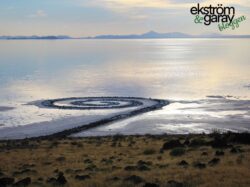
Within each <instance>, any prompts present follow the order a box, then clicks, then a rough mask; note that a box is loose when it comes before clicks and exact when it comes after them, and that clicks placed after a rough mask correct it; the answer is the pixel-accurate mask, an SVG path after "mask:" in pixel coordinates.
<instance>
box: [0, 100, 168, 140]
mask: <svg viewBox="0 0 250 187" xmlns="http://www.w3.org/2000/svg"><path fill="white" fill-rule="evenodd" d="M86 98H87V97H86ZM100 98H101V99H105V98H110V99H112V98H113V99H118V100H119V97H100ZM121 98H123V99H128V100H130V99H131V100H138V101H140V100H144V102H145V103H141V106H139V107H138V108H136V109H133V110H128V111H125V112H120V113H119V112H118V113H116V114H115V115H110V116H108V117H104V118H101V119H99V120H95V121H93V122H87V123H86V122H85V124H79V125H77V126H76V127H73V128H70V129H68V128H65V129H62V130H60V131H59V130H57V131H58V132H53V133H51V134H49V132H47V134H46V135H40V136H35V135H33V137H32V134H30V137H27V135H23V134H21V135H19V138H13V136H12V135H11V134H10V135H8V136H9V137H8V136H7V137H8V138H7V137H6V136H5V137H4V136H3V137H0V140H4V139H7V140H8V139H9V140H11V139H12V140H18V139H48V138H53V137H67V136H70V135H72V134H75V133H78V132H82V131H85V130H88V129H92V128H95V127H99V126H102V125H106V124H109V123H111V122H115V121H120V120H124V119H128V118H131V117H134V116H137V115H141V114H144V113H146V112H150V111H155V110H159V109H161V108H162V107H164V106H166V105H169V104H170V102H169V101H167V100H160V99H151V98H149V99H145V98H139V97H121ZM66 99H67V98H62V99H55V100H48V101H39V103H38V104H37V103H36V105H37V106H39V105H40V104H41V105H43V106H44V107H51V108H57V109H69V110H71V109H70V108H69V107H66V108H65V107H61V106H56V105H54V102H56V101H57V100H66ZM70 99H82V98H70ZM148 101H150V102H154V103H151V104H149V103H146V102H148ZM40 102H41V103H40ZM34 103H35V102H34ZM44 103H45V104H46V105H44ZM135 106H136V105H135ZM48 109H49V108H48ZM73 109H75V108H72V110H73ZM90 109H91V108H90ZM79 110H86V109H81V108H80V109H79ZM36 126H37V128H38V126H39V124H37V125H36ZM20 128H21V131H22V130H23V129H25V128H29V125H26V126H23V127H20ZM34 128H35V127H34ZM15 129H17V128H15V127H13V128H5V129H3V130H2V131H7V132H6V133H8V130H12V131H14V130H15ZM48 131H49V130H48ZM0 132H1V130H0ZM16 133H17V132H14V134H16ZM15 136H18V135H15ZM20 136H25V137H23V138H20Z"/></svg>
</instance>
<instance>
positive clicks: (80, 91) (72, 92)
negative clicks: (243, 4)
mask: <svg viewBox="0 0 250 187" xmlns="http://www.w3.org/2000/svg"><path fill="white" fill-rule="evenodd" d="M249 59H250V40H249V39H147V40H0V87H1V91H0V101H1V103H0V138H6V137H5V134H6V133H7V132H8V131H9V130H10V129H12V131H13V129H20V128H23V127H26V128H23V129H24V131H28V130H29V127H30V129H31V128H33V127H34V126H39V125H41V124H49V126H48V125H47V126H44V127H46V128H47V130H48V131H49V128H53V126H58V125H59V126H60V125H62V124H63V127H64V128H65V127H67V128H70V127H73V126H77V125H81V124H84V123H85V122H87V121H91V120H93V119H95V118H96V117H102V116H105V115H110V114H111V113H112V112H115V111H112V110H111V111H110V110H109V111H105V110H95V111H91V110H87V111H81V110H59V109H47V108H39V107H37V106H36V105H33V104H31V103H32V102H33V101H37V100H43V99H55V98H65V97H88V96H89V97H100V96H135V97H145V98H158V99H166V100H170V102H171V104H170V105H167V106H165V107H164V108H163V109H162V110H158V111H153V112H149V113H146V114H142V115H139V116H136V117H132V118H130V119H126V120H122V121H118V122H115V123H112V124H109V125H105V126H103V127H98V128H95V129H91V130H89V131H86V132H82V133H78V134H76V135H74V136H95V135H108V134H117V133H120V134H122V133H123V134H145V133H152V134H159V133H173V134H176V133H200V132H210V131H211V130H213V129H221V130H232V131H249V130H250V73H249V72H250V61H249ZM91 116H92V117H91ZM41 127H43V126H41ZM38 129H39V128H38ZM40 130H41V129H40ZM43 130H44V131H46V129H43ZM23 133H24V132H23ZM9 136H11V135H9ZM9 138H10V137H9Z"/></svg>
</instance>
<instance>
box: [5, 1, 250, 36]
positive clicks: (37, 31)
mask: <svg viewBox="0 0 250 187" xmlns="http://www.w3.org/2000/svg"><path fill="white" fill-rule="evenodd" d="M197 2H200V3H201V4H202V5H205V4H209V5H210V4H212V5H217V3H218V2H219V3H223V5H224V6H234V7H235V8H236V17H240V16H242V15H244V16H246V17H247V20H246V21H244V22H242V23H241V24H240V27H239V28H238V29H236V30H231V29H228V30H227V31H223V32H220V31H219V30H218V28H217V24H213V25H212V26H204V25H202V24H194V22H193V20H194V16H193V15H191V14H190V8H191V7H192V6H194V5H196V4H197ZM249 20H250V0H216V1H214V0H196V1H194V0H0V35H71V36H93V35H98V34H131V33H136V34H138V33H144V32H147V31H149V30H154V31H157V32H185V33H190V34H200V33H223V34H250V21H249Z"/></svg>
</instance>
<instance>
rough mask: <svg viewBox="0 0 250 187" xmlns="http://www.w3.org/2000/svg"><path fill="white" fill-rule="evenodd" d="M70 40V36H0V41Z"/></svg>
mask: <svg viewBox="0 0 250 187" xmlns="http://www.w3.org/2000/svg"><path fill="white" fill-rule="evenodd" d="M61 39H72V37H70V36H0V40H61Z"/></svg>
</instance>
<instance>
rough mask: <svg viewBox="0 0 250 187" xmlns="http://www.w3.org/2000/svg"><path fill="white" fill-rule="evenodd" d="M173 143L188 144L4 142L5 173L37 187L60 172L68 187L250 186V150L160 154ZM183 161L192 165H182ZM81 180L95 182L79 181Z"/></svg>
mask: <svg viewBox="0 0 250 187" xmlns="http://www.w3.org/2000/svg"><path fill="white" fill-rule="evenodd" d="M200 136H203V138H205V139H209V137H207V136H205V135H200ZM173 138H180V139H181V141H182V142H183V141H184V137H183V136H158V137H157V136H156V137H153V136H125V137H118V136H117V137H102V138H82V139H61V140H41V141H37V140H30V141H29V142H26V144H25V145H24V146H16V144H15V143H14V144H13V145H12V146H10V145H6V142H2V143H0V147H1V148H0V160H1V162H0V171H1V172H2V173H3V174H4V175H5V176H8V177H14V178H15V180H16V181H17V180H20V179H23V178H25V177H30V178H31V180H32V183H31V186H53V185H52V184H51V183H48V182H47V179H48V178H51V177H57V175H58V172H63V173H64V176H65V178H66V180H67V183H66V185H65V186H76V187H77V186H79V187H82V186H86V187H88V186H91V187H92V186H93V187H98V186H104V187H105V186H125V187H126V186H143V185H144V184H145V183H146V182H150V183H155V184H158V185H159V186H168V181H171V180H174V181H176V182H179V183H181V184H182V186H190V187H191V186H204V187H205V186H211V187H214V186H225V187H230V186H232V187H235V186H250V146H249V145H239V146H241V150H243V152H241V153H231V152H230V150H231V148H225V149H223V151H224V153H225V155H224V156H215V152H216V150H217V149H214V148H212V147H211V146H198V147H186V148H185V150H186V151H185V153H184V155H181V156H171V155H170V151H171V150H166V151H164V152H162V151H160V150H161V148H162V145H163V144H164V143H165V142H166V141H168V140H170V139H173ZM234 146H236V145H234ZM204 152H206V153H207V154H206V153H204ZM213 158H220V162H219V163H218V164H215V165H213V166H210V165H209V164H208V162H209V161H210V160H212V159H213ZM140 160H141V161H144V162H147V163H144V164H141V165H143V166H145V167H139V166H138V161H140ZM182 160H185V161H186V162H187V163H188V164H189V165H188V166H180V165H178V163H179V162H181V161H182ZM196 162H200V163H205V164H206V168H204V169H199V168H196V167H194V163H196ZM127 166H136V167H127ZM126 167H127V168H126ZM125 168H126V169H127V170H126V169H125ZM145 168H146V169H145ZM76 175H79V176H82V175H88V176H89V177H90V178H87V179H84V180H79V179H75V177H76ZM132 175H136V176H140V177H141V178H142V179H143V181H144V182H141V183H138V184H135V183H133V182H132V181H127V180H125V179H126V178H128V177H129V176H132ZM0 178H1V177H0ZM173 186H174V185H173Z"/></svg>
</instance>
